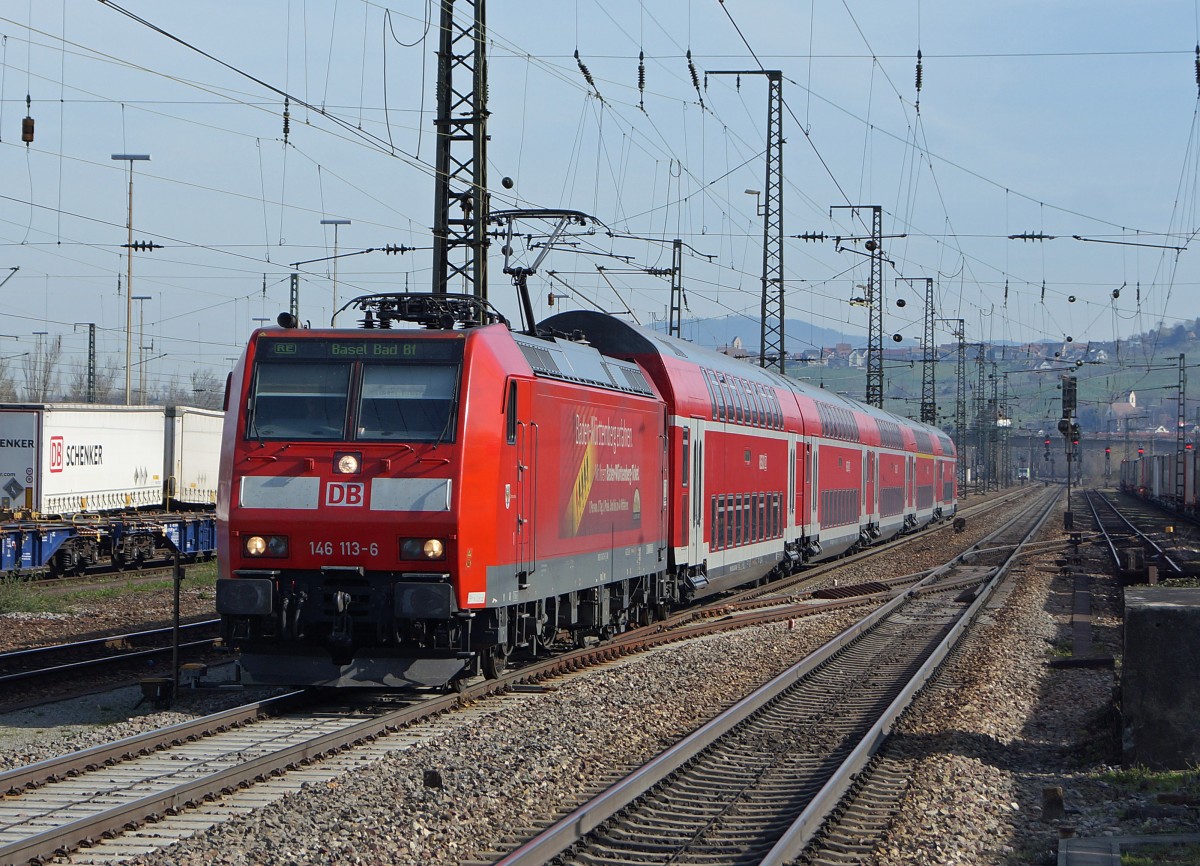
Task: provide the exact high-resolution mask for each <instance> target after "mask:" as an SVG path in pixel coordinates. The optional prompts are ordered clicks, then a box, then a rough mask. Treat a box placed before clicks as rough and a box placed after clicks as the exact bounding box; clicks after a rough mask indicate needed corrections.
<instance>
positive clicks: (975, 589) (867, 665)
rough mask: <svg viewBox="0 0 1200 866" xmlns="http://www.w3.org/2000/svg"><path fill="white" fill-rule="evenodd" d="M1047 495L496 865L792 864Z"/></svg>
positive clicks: (1021, 539) (1026, 535) (979, 601)
mask: <svg viewBox="0 0 1200 866" xmlns="http://www.w3.org/2000/svg"><path fill="white" fill-rule="evenodd" d="M1057 498H1058V494H1057V491H1055V492H1054V493H1053V494H1050V493H1046V494H1043V495H1042V496H1039V497H1037V498H1035V499H1032V500H1031V501H1030V503H1029V505H1028V507H1026V508H1025V509H1024V510H1023V511H1022V512H1021V514H1020V515H1018V517H1017V518H1014V519H1013V520H1012V521H1010V522H1009V523H1008V524H1006V525H1005V527H1003V528H1002V529H1001V530H998V531H997V532H996V533H993V535H992V536H990V537H989V538H988V539H987V540H985V541H984V542H981V543H980V544H979V545H976V546H975V548H973V549H972V551H971V552H968V554H964V555H962V556H960V557H956V559H955V561H953V562H952V563H950V564H948V565H947V566H945V567H943V568H941V569H936V570H935V571H934V572H932V573H931V574H930V575H928V576H927V577H926V578H924V579H923V580H921V581H920V582H918V583H917V584H916V586H915V587H914V588H913V589H912V590H910V591H909V592H906V593H904V594H902V595H899V596H897V597H896V598H895V599H893V600H892V601H891V602H889V603H888V604H886V605H884V606H883V607H881V608H879V609H878V610H877V611H876V612H874V613H873V614H871V615H870V616H869V617H867V618H866V619H864V620H863V621H862V622H860V623H859V624H858V625H856V626H854V627H852V628H851V629H849V630H847V631H846V632H844V633H843V634H842V635H841V636H839V637H838V638H836V639H835V640H834V641H831V642H830V643H829V644H827V645H826V646H825V647H823V648H822V649H821V650H820V651H818V652H817V653H815V654H814V655H813V656H810V657H809V658H807V659H804V660H803V661H801V662H800V663H798V664H797V665H795V666H793V667H792V668H791V669H789V670H788V671H785V672H784V673H783V674H781V675H780V676H779V677H777V678H776V679H774V680H772V681H771V682H770V683H767V684H766V685H764V686H763V687H761V688H760V689H758V690H757V691H755V692H754V693H753V694H751V695H750V696H749V697H747V698H746V699H745V700H743V701H741V702H739V703H738V704H736V705H735V706H733V707H731V708H729V709H728V710H726V711H725V712H724V713H722V714H721V715H719V716H718V717H717V718H715V719H714V720H713V721H711V722H710V723H708V724H707V725H705V726H703V727H702V728H700V729H699V730H697V731H695V732H694V733H693V734H691V735H689V736H688V737H687V738H685V739H684V740H682V741H681V742H680V743H678V744H677V745H675V746H674V747H672V748H670V749H668V750H666V751H665V752H664V753H663V754H661V755H660V756H659V757H658V758H656V759H654V760H653V761H651V762H650V763H648V764H646V765H644V766H643V767H641V768H639V769H638V770H636V771H635V772H633V773H632V774H630V775H629V776H627V777H626V778H625V779H624V780H622V781H621V782H620V783H618V784H617V785H614V786H613V787H611V788H609V789H608V790H607V791H605V792H604V793H603V794H601V795H600V796H598V797H596V798H594V799H593V800H591V801H589V802H587V803H585V804H583V805H582V806H580V807H579V808H577V809H576V810H574V811H573V812H571V813H570V814H569V815H567V816H565V817H564V818H562V819H561V820H560V821H559V822H558V823H556V824H555V825H554V826H552V827H550V828H548V829H547V830H545V831H544V832H542V833H541V834H540V835H538V836H536V837H535V838H533V839H531V840H530V841H528V842H526V843H525V844H523V845H521V846H520V847H519V848H517V849H516V850H515V851H513V852H511V853H510V854H507V855H506V856H504V857H502V858H501V859H500V860H499V861H498V862H499V863H500V864H503V866H534V864H542V863H546V862H550V861H551V860H553V861H554V862H556V863H561V864H564V866H565V864H591V863H598V862H603V863H610V864H624V863H629V864H634V863H637V864H649V863H664V864H665V863H706V864H750V863H756V864H757V863H761V864H783V863H786V862H789V861H791V860H792V859H793V858H795V857H797V856H799V855H800V854H801V853H803V852H804V850H805V848H806V846H807V845H808V844H809V842H810V841H811V840H812V839H813V838H814V837H815V836H816V835H817V833H818V832H819V831H820V829H821V827H822V826H823V825H824V823H825V821H826V819H827V817H828V816H829V815H830V814H831V813H832V812H833V811H834V810H835V809H836V808H837V807H838V805H839V803H840V802H841V800H842V797H843V796H844V795H845V794H846V793H848V792H849V791H850V790H851V788H852V786H853V785H854V782H855V780H856V778H858V777H859V776H860V774H861V773H862V772H863V770H864V769H865V768H866V767H867V766H868V765H869V764H870V761H871V757H872V755H873V754H874V753H875V752H876V750H877V749H878V748H879V746H880V744H881V743H882V742H883V740H884V738H885V737H886V735H887V731H888V730H889V729H890V728H891V726H892V724H893V723H894V722H895V720H896V719H897V718H898V716H899V715H900V713H901V712H903V710H904V708H905V707H906V706H907V705H908V703H909V701H910V700H911V698H912V697H913V696H914V695H915V694H916V692H917V691H918V690H919V689H920V688H921V687H922V686H923V685H924V684H925V683H926V682H927V681H928V680H929V679H930V678H931V677H932V676H933V675H934V673H935V671H936V669H937V667H938V665H939V664H940V663H941V661H942V660H943V659H944V658H945V657H946V655H947V654H948V653H949V652H950V650H951V648H952V647H953V645H954V643H955V641H957V639H958V638H959V637H960V636H961V635H962V634H963V633H964V631H965V630H966V629H967V628H968V627H969V624H970V622H971V621H972V620H973V618H974V616H975V614H976V613H977V612H978V611H979V610H980V608H981V607H982V606H983V605H984V604H986V603H987V600H988V598H989V597H990V595H991V593H992V592H993V591H994V590H995V588H996V587H997V586H998V585H999V584H1000V582H1001V581H1002V579H1003V577H1004V575H1005V573H1006V571H1007V569H1008V566H1009V564H1010V563H1011V562H1012V561H1013V559H1014V558H1015V557H1016V556H1018V555H1019V554H1020V552H1021V550H1022V548H1023V546H1024V545H1025V544H1026V543H1028V541H1029V539H1030V538H1031V537H1032V536H1033V534H1035V533H1036V532H1037V531H1038V529H1040V527H1041V526H1042V524H1043V523H1044V522H1045V520H1046V518H1047V517H1048V516H1049V514H1050V511H1051V510H1052V508H1053V507H1054V504H1055V502H1056V500H1057ZM968 585H973V586H968ZM891 784H892V787H893V788H894V787H895V780H894V779H893V780H891ZM865 832H866V833H867V835H868V836H870V835H871V834H873V833H874V830H872V829H869V826H868V828H867V829H866V830H865ZM839 844H842V843H839Z"/></svg>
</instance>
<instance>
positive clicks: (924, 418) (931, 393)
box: [897, 277, 937, 426]
mask: <svg viewBox="0 0 1200 866" xmlns="http://www.w3.org/2000/svg"><path fill="white" fill-rule="evenodd" d="M900 280H903V281H904V282H906V283H915V282H916V281H917V280H922V281H923V282H924V283H925V329H924V334H925V336H924V342H923V343H922V351H921V422H922V423H924V424H932V425H935V426H936V425H937V389H936V387H935V384H934V383H935V381H936V375H935V373H934V367H935V366H936V365H937V346H936V345H934V342H933V340H934V337H933V322H934V309H933V278H932V277H900V278H899V279H898V280H897V282H899V281H900Z"/></svg>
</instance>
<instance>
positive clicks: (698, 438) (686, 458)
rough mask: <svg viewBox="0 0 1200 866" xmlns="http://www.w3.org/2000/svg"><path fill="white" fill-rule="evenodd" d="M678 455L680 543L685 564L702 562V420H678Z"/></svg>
mask: <svg viewBox="0 0 1200 866" xmlns="http://www.w3.org/2000/svg"><path fill="white" fill-rule="evenodd" d="M681 426H682V430H681V435H682V439H683V441H682V446H683V448H682V454H681V455H680V456H681V460H680V463H679V483H680V485H681V490H680V493H679V505H680V508H679V525H680V532H681V535H680V538H679V543H680V546H682V547H684V548H686V550H687V553H686V554H685V559H686V561H687V563H688V564H689V565H699V564H700V563H702V562H703V561H704V558H705V557H704V422H703V421H701V420H699V419H696V418H687V419H684V420H683V421H682V423H681Z"/></svg>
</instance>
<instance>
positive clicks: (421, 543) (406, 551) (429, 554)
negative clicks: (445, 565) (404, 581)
mask: <svg viewBox="0 0 1200 866" xmlns="http://www.w3.org/2000/svg"><path fill="white" fill-rule="evenodd" d="M400 558H401V559H417V560H421V559H424V560H435V559H445V558H446V544H445V542H443V541H442V540H441V539H440V538H402V539H400Z"/></svg>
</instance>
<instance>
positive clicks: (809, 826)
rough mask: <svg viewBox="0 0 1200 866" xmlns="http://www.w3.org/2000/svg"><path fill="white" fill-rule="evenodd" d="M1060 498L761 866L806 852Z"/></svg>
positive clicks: (1051, 500) (778, 864)
mask: <svg viewBox="0 0 1200 866" xmlns="http://www.w3.org/2000/svg"><path fill="white" fill-rule="evenodd" d="M1057 502H1058V491H1057V490H1056V491H1055V492H1054V495H1053V496H1052V497H1049V496H1048V497H1046V502H1045V503H1044V505H1041V507H1042V511H1041V514H1040V515H1039V516H1038V517H1037V519H1036V520H1035V521H1034V522H1033V524H1032V526H1031V527H1030V528H1029V531H1028V532H1026V533H1025V534H1024V537H1023V538H1022V539H1021V541H1020V542H1019V543H1018V544H1016V545H1015V546H1014V547H1013V550H1012V554H1011V555H1010V556H1008V557H1007V558H1006V559H1005V560H1004V562H1002V563H1001V564H1000V565H999V566H998V567H997V568H996V573H995V575H994V576H993V577H992V578H991V579H990V580H989V581H988V582H987V584H986V586H984V587H983V588H982V589H981V590H980V592H979V593H978V594H977V595H976V597H975V600H974V601H973V602H972V603H971V605H970V607H968V608H967V610H966V611H965V612H964V614H963V615H962V617H960V618H959V620H958V622H956V623H955V624H954V626H952V627H951V629H950V631H949V632H948V633H947V635H946V636H945V638H943V639H942V641H941V643H940V644H939V645H938V647H937V649H936V650H934V652H933V654H932V655H930V657H929V658H928V659H927V660H926V661H925V663H924V664H923V665H922V666H921V669H920V670H919V671H917V674H916V676H914V677H913V678H912V679H911V680H910V681H909V683H908V685H907V686H905V687H904V689H903V690H902V691H901V693H900V694H899V695H897V697H896V699H895V700H894V701H892V704H891V706H889V707H888V708H887V710H885V711H884V714H883V716H881V717H880V719H879V720H878V721H877V722H876V723H875V724H874V725H873V726H872V727H871V730H870V731H869V732H868V733H867V735H866V736H865V737H863V739H862V740H861V741H860V742H859V745H858V746H856V747H855V749H854V751H853V752H852V753H851V754H850V756H849V757H848V758H847V759H846V760H845V761H844V762H843V763H842V766H841V767H840V768H839V769H838V771H837V772H836V773H835V774H834V775H833V776H832V777H831V778H830V780H829V781H828V782H827V783H826V784H825V786H824V787H823V788H822V789H821V791H820V792H819V793H818V794H817V796H816V797H814V798H813V800H812V802H811V803H809V805H808V806H807V807H806V808H805V809H804V811H803V812H801V813H800V815H799V816H798V817H797V818H796V820H795V821H794V822H793V824H792V826H791V827H790V828H788V830H787V831H786V832H785V833H784V834H783V836H781V837H780V839H779V841H778V842H777V843H776V844H775V847H774V848H772V849H771V851H770V852H768V854H767V856H766V857H764V858H763V860H762V863H761V864H760V866H784V864H786V863H788V862H789V861H791V860H793V859H794V858H796V857H798V856H800V854H801V852H803V850H804V848H805V846H806V845H807V844H808V843H809V842H810V841H811V840H812V838H813V836H814V835H816V833H817V831H818V830H820V828H821V826H822V825H823V824H824V822H825V821H826V819H827V818H828V816H829V815H830V813H832V812H833V810H834V809H835V808H836V807H837V805H838V803H839V802H841V799H842V797H843V796H845V794H846V793H847V792H848V791H849V790H850V788H851V786H852V785H853V784H854V779H855V777H856V776H857V775H858V774H859V773H861V772H862V770H863V769H864V768H865V767H866V765H867V763H868V762H869V761H870V760H871V758H872V756H874V754H875V753H876V752H877V751H878V750H879V747H880V746H881V745H882V744H883V742H884V740H885V739H886V738H887V736H888V735H889V734H890V733H891V730H892V727H893V726H894V725H895V723H896V720H897V719H899V717H900V714H901V713H903V712H904V710H905V709H907V708H908V706H909V704H911V703H912V700H913V698H914V697H916V694H917V692H919V691H920V690H921V689H922V688H924V686H925V684H926V683H928V682H929V681H930V680H931V679H933V678H934V676H935V675H936V673H937V671H938V669H939V668H940V667H941V665H942V662H944V661H945V659H946V657H947V656H948V655H949V654H950V651H951V650H952V649H954V646H955V645H956V644H957V643H958V641H959V639H960V638H961V637H962V636H963V634H964V633H965V632H966V630H967V629H968V628H969V627H970V625H971V624H972V623H973V622H974V620H975V618H976V616H978V614H979V611H980V610H981V609H982V608H983V606H984V605H985V604H987V603H988V602H989V601H990V600H991V597H992V594H993V593H994V592H995V591H996V588H997V587H998V586H999V585H1000V583H1001V582H1002V581H1003V580H1004V578H1005V577H1006V576H1007V575H1008V571H1009V569H1010V568H1011V567H1012V564H1013V562H1014V561H1015V559H1016V555H1017V553H1018V552H1019V551H1020V550H1021V548H1022V547H1023V546H1024V545H1025V544H1026V543H1028V541H1029V540H1030V539H1031V538H1033V537H1034V536H1035V535H1037V533H1038V532H1040V531H1041V529H1042V527H1043V526H1044V525H1045V523H1046V521H1047V520H1048V519H1049V517H1050V514H1051V512H1052V511H1053V510H1054V507H1055V505H1056V504H1057ZM1034 504H1035V505H1037V504H1039V503H1038V500H1034ZM1030 510H1036V508H1035V507H1034V505H1031V507H1030ZM1014 522H1015V521H1014Z"/></svg>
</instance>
